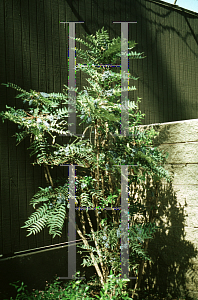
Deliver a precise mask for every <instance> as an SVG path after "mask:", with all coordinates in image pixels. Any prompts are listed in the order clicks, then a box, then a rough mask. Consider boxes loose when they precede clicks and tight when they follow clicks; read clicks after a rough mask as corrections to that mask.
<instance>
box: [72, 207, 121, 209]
mask: <svg viewBox="0 0 198 300" xmlns="http://www.w3.org/2000/svg"><path fill="white" fill-rule="evenodd" d="M75 209H76V210H96V209H97V210H101V209H102V210H121V207H105V208H103V207H99V208H96V207H89V208H87V207H76V208H75Z"/></svg>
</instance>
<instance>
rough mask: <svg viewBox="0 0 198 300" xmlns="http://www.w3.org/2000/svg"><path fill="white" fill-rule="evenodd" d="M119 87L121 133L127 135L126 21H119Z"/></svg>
mask: <svg viewBox="0 0 198 300" xmlns="http://www.w3.org/2000/svg"><path fill="white" fill-rule="evenodd" d="M121 89H123V90H124V91H122V92H121V135H124V136H128V135H129V125H128V121H129V113H128V22H121Z"/></svg>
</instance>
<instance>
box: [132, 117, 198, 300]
mask: <svg viewBox="0 0 198 300" xmlns="http://www.w3.org/2000/svg"><path fill="white" fill-rule="evenodd" d="M184 122H185V121H183V123H182V122H181V123H180V122H177V124H176V123H175V124H173V123H172V124H171V123H169V124H162V125H163V126H164V128H162V126H155V129H157V127H158V129H159V127H161V128H160V135H159V136H158V137H157V139H156V140H155V142H154V144H155V145H156V144H158V145H159V141H160V143H162V140H163V142H164V144H165V143H167V144H165V147H164V148H167V146H168V152H169V154H170V156H171V157H172V159H171V160H172V161H173V160H174V161H175V164H174V163H170V162H171V160H169V161H167V163H166V164H165V166H164V167H165V169H167V170H168V171H169V172H170V174H171V173H172V179H173V180H172V182H170V183H168V182H166V181H165V180H162V181H159V182H156V183H152V182H151V180H149V178H148V179H147V182H146V183H145V184H141V187H138V189H137V192H138V199H141V202H142V203H144V204H145V205H146V206H147V208H151V206H153V205H157V206H158V207H157V209H156V210H152V211H151V213H150V215H149V217H148V218H147V222H152V221H150V220H153V221H154V222H156V225H157V226H160V227H161V228H160V229H159V230H158V231H157V232H156V233H155V234H154V238H153V239H151V240H149V244H148V254H149V257H150V258H151V259H152V262H148V261H147V262H146V263H145V265H144V273H143V277H142V280H141V285H140V288H141V290H144V289H147V290H148V291H149V290H150V291H151V290H152V292H153V294H154V293H160V294H161V296H162V297H166V296H167V295H171V296H172V297H175V298H176V297H185V299H189V300H190V299H198V292H197V291H198V250H197V247H196V246H197V244H198V241H197V238H196V237H197V234H198V233H197V229H196V227H195V226H196V224H194V221H196V220H197V217H196V216H197V207H196V205H193V201H195V202H194V203H196V199H195V198H196V196H195V195H196V194H197V192H196V189H197V184H196V180H197V179H196V174H195V173H194V172H193V170H195V169H196V166H197V164H196V158H193V159H194V161H193V162H191V157H190V156H189V155H187V149H188V151H190V150H189V147H196V145H195V143H188V142H187V141H191V140H193V141H195V142H196V139H197V138H196V137H195V136H193V132H194V130H195V131H196V124H194V126H192V125H193V124H191V123H190V122H197V121H196V120H189V123H185V124H184ZM180 126H185V128H186V133H188V134H185V132H184V131H183V136H184V138H186V139H187V140H186V141H185V143H184V140H183V141H181V140H179V135H178V137H177V138H174V139H175V140H176V143H175V144H171V141H170V135H172V137H171V138H173V137H174V135H175V134H176V131H175V128H176V127H177V128H180V129H181V127H180ZM191 126H192V127H191ZM173 128H174V130H173ZM189 128H192V129H190V130H189ZM180 134H181V135H182V131H181V130H180ZM192 136H193V138H195V139H192ZM190 138H191V139H190ZM168 143H169V144H168ZM184 147H185V148H184ZM162 149H163V147H162ZM175 149H176V150H177V151H176V150H175ZM178 149H180V150H178ZM185 149H186V150H185ZM181 151H183V152H182V153H183V157H185V159H187V163H186V164H185V163H181V161H182V159H183V157H182V156H181V153H180V152H181ZM176 152H177V157H178V155H179V157H180V158H178V159H177V161H176V160H175V157H176V156H175V154H176ZM192 156H193V155H192ZM176 162H178V164H177V163H176ZM190 162H191V163H190ZM186 165H187V167H188V166H189V169H188V168H187V169H188V170H187V171H188V172H186V169H185V168H186ZM179 167H180V169H178V168H179ZM194 168H195V169H194ZM176 173H177V174H176ZM185 174H186V175H187V176H185ZM176 175H177V176H176ZM190 176H191V177H190ZM194 183H195V184H194ZM145 190H146V194H145ZM191 195H192V198H191ZM186 200H187V201H186ZM186 202H187V203H186ZM186 207H188V208H186ZM186 212H188V214H189V217H188V214H187V213H186ZM194 218H195V219H194ZM189 224H190V225H189ZM191 226H192V227H191ZM173 299H174V298H173ZM180 299H181V298H180Z"/></svg>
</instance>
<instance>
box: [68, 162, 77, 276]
mask: <svg viewBox="0 0 198 300" xmlns="http://www.w3.org/2000/svg"><path fill="white" fill-rule="evenodd" d="M75 216H76V214H75V166H73V165H69V225H68V237H69V238H68V242H69V243H71V242H72V241H75V240H76V218H75ZM69 245H70V244H69ZM75 273H76V244H75V245H74V247H68V279H73V276H74V275H75Z"/></svg>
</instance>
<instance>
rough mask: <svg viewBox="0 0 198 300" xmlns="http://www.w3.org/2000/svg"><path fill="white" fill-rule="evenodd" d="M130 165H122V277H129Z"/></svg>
mask: <svg viewBox="0 0 198 300" xmlns="http://www.w3.org/2000/svg"><path fill="white" fill-rule="evenodd" d="M128 211H129V210H128V166H122V165H121V271H122V273H121V278H124V275H125V274H126V278H129V244H128Z"/></svg>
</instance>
